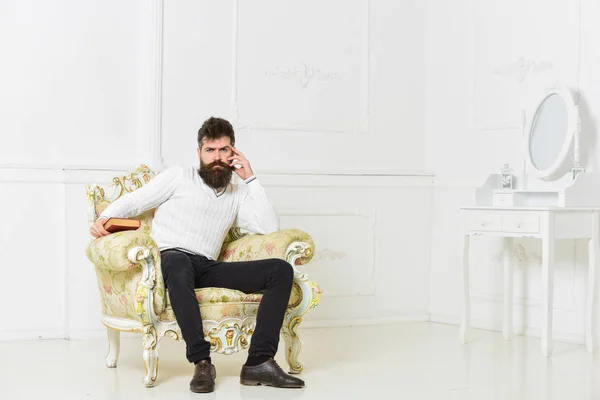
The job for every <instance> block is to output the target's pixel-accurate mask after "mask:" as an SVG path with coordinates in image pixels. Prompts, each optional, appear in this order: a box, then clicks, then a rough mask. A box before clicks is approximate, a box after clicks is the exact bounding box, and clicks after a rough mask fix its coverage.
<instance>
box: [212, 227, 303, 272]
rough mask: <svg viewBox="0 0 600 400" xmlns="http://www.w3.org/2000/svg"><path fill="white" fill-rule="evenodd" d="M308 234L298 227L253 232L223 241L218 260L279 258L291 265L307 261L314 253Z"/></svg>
mask: <svg viewBox="0 0 600 400" xmlns="http://www.w3.org/2000/svg"><path fill="white" fill-rule="evenodd" d="M314 246H315V244H314V242H313V240H312V238H311V237H310V235H309V234H308V233H306V232H304V231H302V230H299V229H282V230H280V231H277V232H273V233H270V234H268V235H261V234H253V235H247V236H244V237H242V238H241V239H237V240H234V241H232V242H229V243H225V244H224V245H223V247H222V248H221V253H220V256H219V261H227V262H231V261H250V260H263V259H267V258H281V259H283V260H286V261H287V262H289V263H290V264H291V265H292V266H299V265H303V264H306V263H308V262H309V261H310V260H311V259H312V258H313V255H314Z"/></svg>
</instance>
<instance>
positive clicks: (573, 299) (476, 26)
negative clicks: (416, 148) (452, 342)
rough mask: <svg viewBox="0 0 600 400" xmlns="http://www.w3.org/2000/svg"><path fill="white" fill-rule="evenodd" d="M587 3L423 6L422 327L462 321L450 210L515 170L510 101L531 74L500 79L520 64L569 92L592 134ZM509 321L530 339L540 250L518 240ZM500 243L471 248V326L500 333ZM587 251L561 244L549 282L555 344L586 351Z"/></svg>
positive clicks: (499, 1) (593, 63)
mask: <svg viewBox="0 0 600 400" xmlns="http://www.w3.org/2000/svg"><path fill="white" fill-rule="evenodd" d="M599 12H600V6H599V5H598V3H597V2H595V1H593V0H580V1H574V0H555V1H542V0H519V1H516V0H514V1H506V0H459V1H453V2H446V1H442V0H438V1H429V2H428V3H427V13H426V14H427V21H426V45H425V47H426V49H427V55H426V65H427V73H426V75H427V119H426V120H427V127H426V131H427V137H428V149H429V150H430V151H429V153H428V154H429V160H430V165H432V166H433V169H434V171H435V175H436V178H435V195H434V209H433V221H434V223H433V241H432V253H431V254H432V259H431V271H430V272H431V285H430V291H431V297H430V298H431V303H430V311H431V319H432V320H434V321H442V322H452V323H458V322H459V320H460V315H461V308H460V306H461V300H460V299H461V285H460V279H459V276H460V264H461V253H462V234H461V232H460V230H459V229H458V226H459V224H460V222H461V220H460V214H459V207H460V206H463V205H470V204H473V202H474V198H473V196H474V188H475V187H476V186H478V185H481V184H482V183H483V181H484V180H485V178H486V177H487V175H488V174H489V173H497V172H498V171H499V169H500V168H501V167H502V165H503V164H504V163H509V164H511V165H512V166H514V167H517V165H518V161H519V156H520V154H519V145H520V131H519V112H520V110H519V107H520V104H519V101H520V100H519V99H520V96H521V95H522V94H525V96H527V87H528V86H530V85H535V82H536V80H537V79H540V78H539V76H536V75H535V74H533V75H529V78H530V79H528V80H527V81H524V82H523V84H522V85H520V83H519V82H518V80H517V79H512V78H508V77H505V76H502V75H501V74H498V73H497V72H508V71H510V70H512V71H513V72H517V69H516V68H515V67H516V65H518V64H519V59H521V58H522V59H523V60H524V61H525V62H529V61H530V62H534V63H543V65H549V66H551V67H552V68H551V69H550V70H547V71H545V72H544V73H546V74H550V75H551V76H556V77H559V78H560V79H562V80H563V81H564V82H565V83H567V84H568V85H569V86H570V87H571V89H572V90H573V92H574V94H575V96H576V98H577V97H578V98H579V100H580V104H581V117H582V125H583V126H582V128H583V134H584V135H586V136H588V137H590V136H591V137H594V136H595V135H597V134H598V130H597V117H598V112H600V85H599V83H600V78H599V76H598V73H597V71H598V68H599V67H600V50H598V47H597V46H595V45H594V43H593V42H594V39H593V38H595V37H598V34H599V33H600V31H599V28H598V25H597V22H596V18H595V17H596V16H597V15H598V14H599ZM596 143H597V139H592V140H590V139H586V146H587V148H586V149H585V150H586V152H588V153H589V154H588V156H589V160H588V165H587V166H588V168H591V169H593V170H596V171H597V170H598V167H599V166H598V159H599V157H598V156H599V155H600V153H599V151H598V148H597V144H596ZM516 244H517V247H516V253H517V254H516V256H517V258H518V267H517V269H516V271H515V279H516V282H515V284H516V290H515V293H514V300H515V302H516V305H515V323H516V330H517V331H518V332H519V333H525V334H528V335H534V336H539V334H540V333H539V332H540V331H539V327H540V297H541V296H540V295H541V264H540V262H541V257H540V254H541V243H540V242H539V241H536V240H532V239H528V240H526V239H520V240H517V241H516ZM501 245H502V242H501V239H494V238H486V237H483V238H476V239H474V240H472V245H471V249H472V259H471V262H472V265H473V268H472V273H473V275H472V281H471V282H472V300H473V311H472V317H473V325H474V326H478V327H482V328H489V329H495V330H499V329H501V323H502V303H501V301H502V275H501V273H502V264H501V263H502V259H501V253H500V252H501ZM586 282H587V244H586V243H585V241H561V242H559V244H558V249H557V255H556V272H555V301H554V336H555V338H557V339H562V340H568V341H575V342H580V343H581V342H583V339H584V336H583V333H584V313H585V298H586V297H585V296H586Z"/></svg>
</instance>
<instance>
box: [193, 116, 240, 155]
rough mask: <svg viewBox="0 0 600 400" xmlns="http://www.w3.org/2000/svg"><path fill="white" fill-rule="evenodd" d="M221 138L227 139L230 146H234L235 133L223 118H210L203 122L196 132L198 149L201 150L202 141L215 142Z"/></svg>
mask: <svg viewBox="0 0 600 400" xmlns="http://www.w3.org/2000/svg"><path fill="white" fill-rule="evenodd" d="M223 136H226V137H228V138H229V139H230V140H231V145H232V146H235V133H234V131H233V126H231V124H230V123H229V121H227V120H225V119H223V118H216V117H210V118H209V119H207V120H206V121H204V123H203V124H202V126H201V127H200V129H199V130H198V148H202V141H203V140H204V139H207V140H215V139H219V138H222V137H223Z"/></svg>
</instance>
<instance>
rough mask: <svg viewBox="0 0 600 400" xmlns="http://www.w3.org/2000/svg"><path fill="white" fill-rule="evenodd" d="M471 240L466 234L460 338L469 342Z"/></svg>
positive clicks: (464, 341)
mask: <svg viewBox="0 0 600 400" xmlns="http://www.w3.org/2000/svg"><path fill="white" fill-rule="evenodd" d="M469 241H470V236H469V235H465V237H464V243H463V259H462V281H463V313H462V322H461V325H460V340H461V341H462V342H463V343H467V342H468V339H469V328H470V324H471V305H470V300H471V289H470V284H469V282H470V279H469Z"/></svg>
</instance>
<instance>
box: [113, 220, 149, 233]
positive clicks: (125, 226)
mask: <svg viewBox="0 0 600 400" xmlns="http://www.w3.org/2000/svg"><path fill="white" fill-rule="evenodd" d="M140 226H142V223H141V222H140V221H139V220H137V219H130V218H109V219H108V221H106V222H105V223H104V229H106V230H107V231H108V232H110V233H115V232H121V231H134V230H136V229H138V228H139V227H140Z"/></svg>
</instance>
